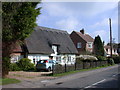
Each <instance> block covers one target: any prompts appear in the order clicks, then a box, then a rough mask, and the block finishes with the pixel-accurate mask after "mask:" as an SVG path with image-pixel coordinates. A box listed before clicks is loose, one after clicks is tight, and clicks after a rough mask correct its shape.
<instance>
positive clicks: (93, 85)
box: [84, 79, 106, 88]
mask: <svg viewBox="0 0 120 90" xmlns="http://www.w3.org/2000/svg"><path fill="white" fill-rule="evenodd" d="M105 80H106V79H103V80H101V81H99V82H96V83H94V84H92V85H91V86H87V87H84V88H90V87H92V86H94V85H97V84H98V83H101V82H104V81H105Z"/></svg>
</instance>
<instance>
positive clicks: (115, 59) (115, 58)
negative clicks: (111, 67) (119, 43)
mask: <svg viewBox="0 0 120 90" xmlns="http://www.w3.org/2000/svg"><path fill="white" fill-rule="evenodd" d="M113 60H114V62H115V63H116V64H118V63H120V56H113Z"/></svg>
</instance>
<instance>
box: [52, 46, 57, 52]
mask: <svg viewBox="0 0 120 90" xmlns="http://www.w3.org/2000/svg"><path fill="white" fill-rule="evenodd" d="M52 49H53V51H54V54H57V49H58V47H57V46H56V45H53V46H52Z"/></svg>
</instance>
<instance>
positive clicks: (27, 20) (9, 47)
mask: <svg viewBox="0 0 120 90" xmlns="http://www.w3.org/2000/svg"><path fill="white" fill-rule="evenodd" d="M37 4H38V2H3V3H2V25H3V27H2V29H3V30H2V77H5V76H6V75H7V74H8V71H9V70H8V69H9V62H10V54H11V53H12V52H13V49H14V48H15V46H16V44H20V42H22V43H23V41H24V39H25V38H26V37H28V36H29V35H30V34H31V33H32V31H33V28H34V27H35V26H36V23H35V21H36V17H37V16H38V15H39V14H40V12H39V11H40V8H37V9H36V5H37Z"/></svg>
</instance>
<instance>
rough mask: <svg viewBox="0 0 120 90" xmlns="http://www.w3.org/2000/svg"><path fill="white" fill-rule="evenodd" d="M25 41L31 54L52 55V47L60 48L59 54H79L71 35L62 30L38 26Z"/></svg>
mask: <svg viewBox="0 0 120 90" xmlns="http://www.w3.org/2000/svg"><path fill="white" fill-rule="evenodd" d="M25 41H26V46H27V49H28V52H29V53H41V54H51V53H53V50H52V45H57V46H58V52H59V54H75V53H78V52H77V50H76V48H75V46H74V44H73V42H72V40H71V39H70V37H69V34H68V33H67V32H66V31H62V30H57V29H51V28H46V27H41V26H37V27H36V28H35V30H34V31H33V33H32V34H31V35H30V37H28V38H26V40H25Z"/></svg>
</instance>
